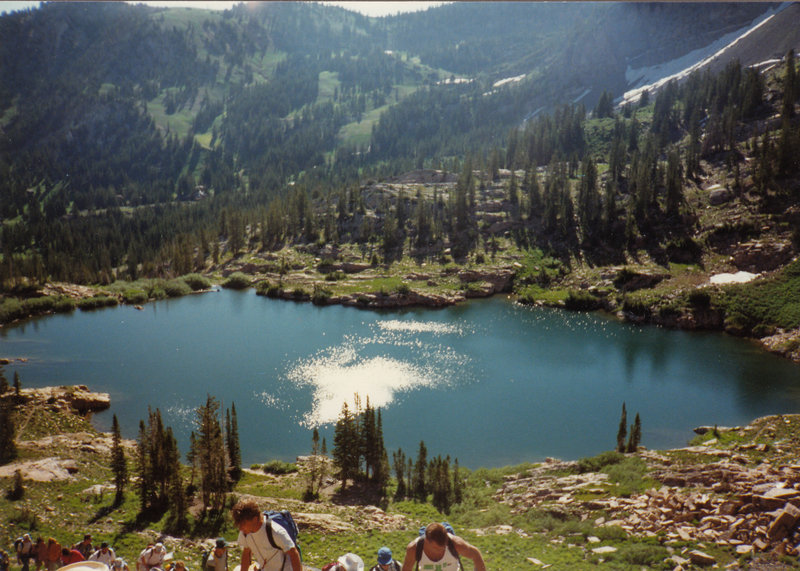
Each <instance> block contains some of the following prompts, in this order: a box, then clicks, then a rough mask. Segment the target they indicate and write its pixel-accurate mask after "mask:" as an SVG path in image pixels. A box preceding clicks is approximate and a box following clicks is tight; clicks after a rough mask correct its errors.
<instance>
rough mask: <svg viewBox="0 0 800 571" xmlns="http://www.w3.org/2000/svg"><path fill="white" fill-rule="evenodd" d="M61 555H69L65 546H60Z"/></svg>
mask: <svg viewBox="0 0 800 571" xmlns="http://www.w3.org/2000/svg"><path fill="white" fill-rule="evenodd" d="M61 555H69V549H67V548H66V547H62V548H61Z"/></svg>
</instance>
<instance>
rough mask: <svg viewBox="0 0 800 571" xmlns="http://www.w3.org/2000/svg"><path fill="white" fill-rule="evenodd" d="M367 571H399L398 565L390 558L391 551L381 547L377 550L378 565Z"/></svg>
mask: <svg viewBox="0 0 800 571" xmlns="http://www.w3.org/2000/svg"><path fill="white" fill-rule="evenodd" d="M369 571H400V563H399V562H398V561H396V560H395V559H393V558H392V550H391V549H389V548H388V547H381V548H380V549H379V550H378V563H377V564H376V565H374V566H373V567H372V569H370V570H369Z"/></svg>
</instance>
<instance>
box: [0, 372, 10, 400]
mask: <svg viewBox="0 0 800 571" xmlns="http://www.w3.org/2000/svg"><path fill="white" fill-rule="evenodd" d="M10 388H11V385H9V384H8V379H6V376H5V375H4V374H3V371H0V396H2V395H4V394H6V393H7V392H8V390H9V389H10Z"/></svg>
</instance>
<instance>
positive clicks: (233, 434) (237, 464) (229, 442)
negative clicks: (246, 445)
mask: <svg viewBox="0 0 800 571" xmlns="http://www.w3.org/2000/svg"><path fill="white" fill-rule="evenodd" d="M225 444H226V446H227V448H228V465H229V466H230V477H231V480H232V481H233V482H238V481H239V480H241V478H242V452H241V447H240V446H239V420H238V418H237V415H236V403H231V408H230V409H229V410H227V411H226V413H225Z"/></svg>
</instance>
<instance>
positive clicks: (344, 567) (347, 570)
mask: <svg viewBox="0 0 800 571" xmlns="http://www.w3.org/2000/svg"><path fill="white" fill-rule="evenodd" d="M339 571H364V561H363V560H362V559H361V558H360V557H359V556H358V555H356V554H355V553H345V554H344V555H342V556H341V557H340V558H339Z"/></svg>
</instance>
